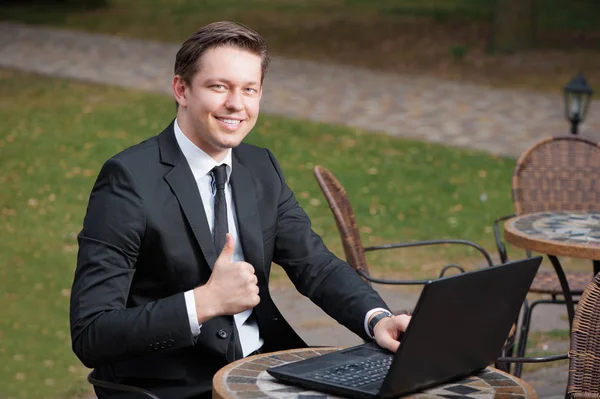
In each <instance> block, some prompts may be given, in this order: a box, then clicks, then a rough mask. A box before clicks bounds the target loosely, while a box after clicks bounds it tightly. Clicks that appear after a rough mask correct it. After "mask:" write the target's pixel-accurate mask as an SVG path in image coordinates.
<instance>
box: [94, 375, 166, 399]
mask: <svg viewBox="0 0 600 399" xmlns="http://www.w3.org/2000/svg"><path fill="white" fill-rule="evenodd" d="M93 372H94V371H93V370H92V371H91V372H90V373H89V374H88V377H87V380H88V382H89V383H90V384H92V385H95V386H98V387H101V388H108V389H114V390H117V391H125V392H131V393H139V394H141V395H146V396H147V397H149V398H152V399H160V398H159V397H158V396H156V395H154V394H153V393H151V392H148V391H146V390H145V389H142V388H138V387H134V386H131V385H125V384H117V383H115V382H108V381H102V380H99V379H97V378H95V377H92V373H93Z"/></svg>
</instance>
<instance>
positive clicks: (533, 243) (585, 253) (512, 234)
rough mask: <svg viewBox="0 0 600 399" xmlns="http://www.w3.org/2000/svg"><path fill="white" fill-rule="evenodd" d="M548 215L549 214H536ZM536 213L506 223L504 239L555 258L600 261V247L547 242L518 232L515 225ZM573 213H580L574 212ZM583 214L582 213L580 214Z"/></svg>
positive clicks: (513, 218) (517, 217) (514, 218)
mask: <svg viewBox="0 0 600 399" xmlns="http://www.w3.org/2000/svg"><path fill="white" fill-rule="evenodd" d="M536 213H548V212H536ZM536 213H527V214H524V215H520V216H515V217H512V218H510V219H508V220H507V221H505V222H504V239H505V240H506V241H507V242H509V243H511V244H513V245H515V246H517V247H519V248H523V249H527V250H530V251H535V252H539V253H543V254H549V255H555V256H570V257H573V258H580V259H600V247H596V246H594V247H592V246H590V245H586V244H576V243H568V244H565V243H562V242H559V241H553V240H547V239H544V238H534V237H531V236H530V235H527V234H523V233H521V231H519V230H517V229H516V228H515V227H514V226H513V224H514V223H515V221H517V220H519V219H520V218H524V217H529V216H531V215H535V214H536ZM573 213H578V212H576V211H573ZM579 213H581V212H579Z"/></svg>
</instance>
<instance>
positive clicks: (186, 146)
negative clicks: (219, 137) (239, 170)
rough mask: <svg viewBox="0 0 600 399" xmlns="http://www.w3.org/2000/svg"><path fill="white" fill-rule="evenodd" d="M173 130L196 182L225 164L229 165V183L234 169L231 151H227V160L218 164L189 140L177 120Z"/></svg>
mask: <svg viewBox="0 0 600 399" xmlns="http://www.w3.org/2000/svg"><path fill="white" fill-rule="evenodd" d="M173 129H174V130H175V139H176V140H177V144H178V145H179V148H180V149H181V152H182V153H183V156H184V157H185V159H186V160H187V162H188V164H189V165H190V168H191V169H192V173H193V175H194V178H195V179H196V180H198V179H199V178H201V177H203V176H206V175H207V174H209V173H210V171H211V170H212V169H213V168H214V167H215V166H218V165H223V164H225V165H227V181H229V178H230V176H231V169H232V162H231V149H229V150H228V151H227V155H225V159H223V161H222V162H217V161H215V160H214V159H213V158H212V157H211V156H210V155H208V154H207V153H206V152H204V151H202V150H201V149H200V148H199V147H198V146H196V144H194V143H192V142H191V141H190V139H188V138H187V136H186V135H185V134H184V133H183V131H182V130H181V128H180V127H179V122H177V118H176V119H175V123H174V124H173Z"/></svg>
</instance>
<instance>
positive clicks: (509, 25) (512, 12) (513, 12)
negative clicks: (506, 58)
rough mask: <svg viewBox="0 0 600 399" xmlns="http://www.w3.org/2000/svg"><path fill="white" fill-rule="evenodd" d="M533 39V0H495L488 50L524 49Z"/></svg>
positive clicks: (530, 45) (529, 46) (531, 44)
mask: <svg viewBox="0 0 600 399" xmlns="http://www.w3.org/2000/svg"><path fill="white" fill-rule="evenodd" d="M534 41H535V0H496V7H495V10H494V21H493V30H492V38H491V43H490V45H491V46H490V50H491V51H493V52H513V51H518V50H525V49H529V48H531V47H533V44H534Z"/></svg>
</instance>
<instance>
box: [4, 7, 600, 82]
mask: <svg viewBox="0 0 600 399" xmlns="http://www.w3.org/2000/svg"><path fill="white" fill-rule="evenodd" d="M4 2H6V4H5V5H3V7H2V8H1V9H0V20H13V21H22V22H28V23H35V24H46V25H53V26H58V27H64V28H72V29H81V30H86V31H91V32H102V33H109V34H115V35H121V36H130V37H136V38H142V39H152V40H159V41H166V42H175V43H181V42H182V41H183V40H184V39H185V38H186V37H187V36H189V35H190V34H191V33H192V32H193V31H194V30H196V29H197V28H198V27H200V26H202V25H204V24H206V23H208V22H212V21H215V20H223V19H228V20H236V21H241V22H243V23H246V24H247V25H249V26H251V27H253V28H255V29H257V30H258V31H259V32H261V34H263V35H264V36H265V38H266V39H267V41H268V43H269V45H270V48H271V50H272V52H273V54H278V55H285V56H289V57H299V58H307V59H314V60H320V61H326V62H337V63H343V64H347V65H356V66H361V67H367V68H372V69H377V70H385V71H390V72H398V73H408V74H419V75H431V76H436V77H441V78H447V79H453V80H458V81H469V82H476V83H481V84H490V85H494V86H501V87H520V88H533V89H536V90H545V91H551V92H559V91H560V90H561V88H562V87H563V86H564V84H566V82H567V81H568V80H569V79H570V78H571V77H572V76H573V75H574V74H575V73H577V72H578V71H582V72H583V73H584V74H585V75H586V76H587V78H588V80H589V82H590V83H591V85H592V86H594V84H596V85H598V84H600V53H599V52H598V50H599V49H600V45H599V43H600V19H598V18H597V16H598V15H600V2H598V1H596V0H543V1H537V5H536V10H537V26H538V29H537V44H538V46H537V47H538V48H537V49H536V50H532V51H527V52H522V53H519V54H509V55H489V54H487V53H486V52H487V44H488V39H489V37H490V32H491V20H492V12H493V5H494V2H495V0H378V1H371V0H293V1H292V0H245V1H238V0H177V1H173V0H152V1H147V0H54V1H49V0H43V1H42V0H37V1H36V0H32V1H28V2H25V3H24V2H20V1H14V0H12V1H7V0H4Z"/></svg>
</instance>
